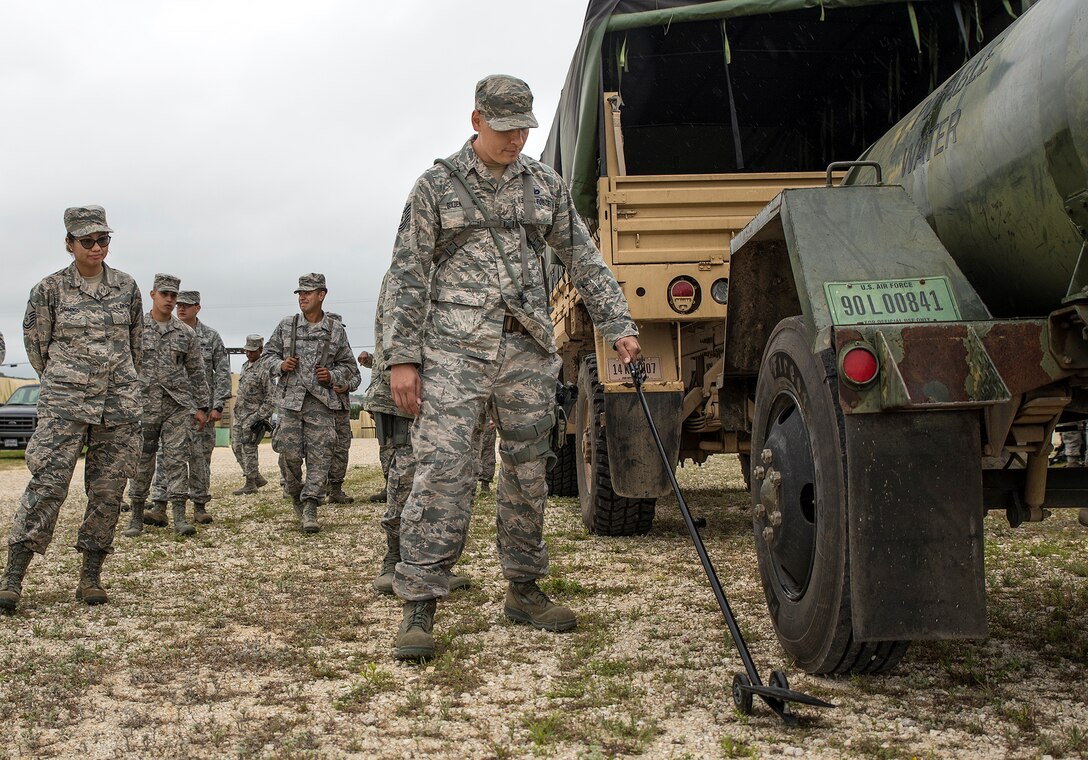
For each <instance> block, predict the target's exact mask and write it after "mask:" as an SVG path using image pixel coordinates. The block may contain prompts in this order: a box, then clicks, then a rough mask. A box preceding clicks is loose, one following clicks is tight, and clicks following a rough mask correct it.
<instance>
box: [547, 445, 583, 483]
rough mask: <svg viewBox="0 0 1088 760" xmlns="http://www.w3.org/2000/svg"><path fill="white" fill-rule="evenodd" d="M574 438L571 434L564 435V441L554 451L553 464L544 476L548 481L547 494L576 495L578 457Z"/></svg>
mask: <svg viewBox="0 0 1088 760" xmlns="http://www.w3.org/2000/svg"><path fill="white" fill-rule="evenodd" d="M574 438H575V436H573V435H568V436H566V442H565V443H564V444H563V445H562V446H560V447H559V448H558V449H557V450H556V452H555V456H556V457H557V458H556V461H555V466H554V467H552V468H551V469H550V470H548V474H547V475H545V476H544V477H545V479H546V480H547V481H548V495H549V496H577V495H578V457H577V454H576V452H575V451H574Z"/></svg>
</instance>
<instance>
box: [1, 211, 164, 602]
mask: <svg viewBox="0 0 1088 760" xmlns="http://www.w3.org/2000/svg"><path fill="white" fill-rule="evenodd" d="M64 226H65V228H66V230H67V233H68V234H67V236H66V237H65V239H64V245H65V248H66V249H67V250H68V252H69V253H70V254H71V255H72V257H73V259H74V261H73V262H72V263H71V264H70V265H69V266H68V267H66V268H65V269H62V270H60V271H59V272H56V273H54V274H51V275H49V276H48V277H46V278H45V279H44V280H42V281H41V282H39V283H38V284H37V285H35V286H34V288H33V289H32V290H31V291H30V301H29V303H28V304H27V307H26V316H25V317H24V319H23V341H24V343H25V344H26V353H27V356H28V358H29V359H30V363H31V365H33V367H34V369H35V370H36V371H37V373H38V375H39V376H40V377H41V396H40V398H39V400H38V426H37V428H36V429H35V431H34V436H33V437H32V438H31V439H30V444H29V445H28V446H27V450H26V464H27V468H28V469H29V470H30V474H31V478H30V483H29V484H27V487H26V490H25V491H24V492H23V496H22V498H21V499H20V500H19V507H18V509H17V510H16V512H15V520H14V523H13V525H12V528H11V537H10V538H9V539H8V560H7V568H6V570H5V572H4V576H3V579H2V580H0V608H3V609H6V610H9V611H10V610H14V609H15V605H16V604H17V602H18V601H19V596H20V594H21V592H22V583H23V577H24V575H25V574H26V569H27V565H28V564H29V563H30V559H31V557H32V556H33V554H34V552H37V553H38V554H44V553H45V550H46V548H48V546H49V543H50V541H52V538H53V529H54V528H55V526H56V524H57V518H58V516H59V515H60V507H61V504H63V503H64V500H65V498H66V497H67V495H68V487H69V485H70V484H71V481H72V471H73V469H74V468H75V465H76V461H77V460H78V458H79V455H80V452H81V451H82V450H83V447H84V445H86V447H87V458H86V466H85V472H86V475H85V488H86V491H87V509H86V512H85V513H84V518H83V522H82V524H81V525H80V527H79V532H78V534H77V538H76V550H77V551H79V552H81V553H82V554H83V571H82V573H81V575H80V579H79V585H78V587H77V588H76V599H77V600H79V601H82V602H85V603H87V604H101V603H103V602H106V601H108V599H107V596H106V592H105V591H104V590H103V589H102V585H101V583H100V580H99V574H100V572H101V569H102V562H103V560H104V559H105V558H106V555H107V554H109V553H110V552H111V551H113V534H114V529H115V527H116V525H117V518H118V515H119V513H120V509H121V496H122V492H123V491H124V487H125V479H126V478H128V477H130V476H131V475H132V474H133V472H134V469H135V466H136V457H137V455H138V451H139V442H140V381H139V371H140V365H141V355H142V331H143V320H142V319H141V313H142V311H143V305H142V301H141V299H140V291H139V290H138V288H137V286H136V282H135V281H134V280H133V279H132V278H131V277H130V276H129V275H127V274H125V273H124V272H120V271H118V270H116V269H113V268H112V267H110V266H109V265H107V264H106V263H105V258H106V256H107V254H108V253H109V245H110V233H111V232H112V230H111V229H110V228H109V226H108V225H107V224H106V212H105V210H103V208H102V207H101V206H79V207H74V208H69V209H67V210H66V211H65V212H64Z"/></svg>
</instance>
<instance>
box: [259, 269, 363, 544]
mask: <svg viewBox="0 0 1088 760" xmlns="http://www.w3.org/2000/svg"><path fill="white" fill-rule="evenodd" d="M295 292H296V293H297V294H298V304H299V308H300V309H301V310H302V313H301V314H295V315H294V316H291V317H285V318H284V319H283V320H282V321H281V322H280V323H279V325H277V327H276V329H275V330H274V331H273V333H272V335H271V337H269V339H268V342H267V343H265V346H264V356H265V357H266V358H267V359H268V360H269V362H270V363H271V365H272V367H271V372H273V373H274V374H277V375H279V387H278V388H277V389H276V395H277V399H276V408H277V410H278V412H279V424H278V425H277V426H276V431H275V432H274V433H273V434H272V448H273V449H275V450H276V451H277V452H279V453H280V454H282V455H283V458H284V469H285V473H284V474H285V477H286V481H287V482H286V487H287V492H288V493H289V494H290V496H291V500H292V502H294V506H295V515H296V517H298V519H299V521H300V523H301V526H302V530H303V532H305V533H316V532H317V531H319V530H320V529H321V527H320V526H319V525H318V523H317V506H318V504H320V503H321V502H322V500H323V499H324V498H325V490H326V487H327V485H328V479H329V467H330V466H331V463H332V451H333V447H334V446H335V444H336V431H335V423H334V421H333V412H335V411H337V410H339V409H342V408H343V404H344V402H343V400H342V398H341V394H338V393H337V392H336V391H335V390H334V386H338V385H339V386H350V385H351V384H352V383H354V384H355V387H356V388H358V387H359V382H360V378H359V368H358V367H357V366H355V357H354V356H352V354H351V345H350V342H349V341H348V336H347V333H346V332H345V331H344V325H343V324H341V322H340V320H338V319H333V318H332V317H330V316H329V315H328V314H326V313H325V312H324V310H323V309H322V304H323V303H324V300H325V294H326V293H327V292H328V289H327V288H326V287H325V275H323V274H317V273H311V274H304V275H302V276H301V277H299V278H298V288H297V289H296V290H295ZM303 461H305V463H306V478H305V481H303V477H302V464H303Z"/></svg>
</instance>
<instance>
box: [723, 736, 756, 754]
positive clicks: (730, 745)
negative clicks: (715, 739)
mask: <svg viewBox="0 0 1088 760" xmlns="http://www.w3.org/2000/svg"><path fill="white" fill-rule="evenodd" d="M719 746H721V748H722V754H723V755H725V756H726V757H755V756H756V751H755V748H753V747H752V745H750V744H748V743H747V742H744V741H741V740H740V739H734V738H733V737H732V736H723V737H722V740H721V743H720V745H719Z"/></svg>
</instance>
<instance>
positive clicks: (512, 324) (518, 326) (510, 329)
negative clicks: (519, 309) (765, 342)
mask: <svg viewBox="0 0 1088 760" xmlns="http://www.w3.org/2000/svg"><path fill="white" fill-rule="evenodd" d="M502 331H503V332H504V333H521V334H522V335H528V334H529V329H528V328H527V327H526V326H525V325H523V324H522V323H521V320H520V319H518V318H517V317H516V316H514V315H513V314H506V315H504V316H503V318H502Z"/></svg>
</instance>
